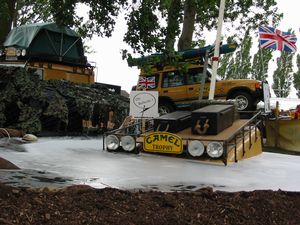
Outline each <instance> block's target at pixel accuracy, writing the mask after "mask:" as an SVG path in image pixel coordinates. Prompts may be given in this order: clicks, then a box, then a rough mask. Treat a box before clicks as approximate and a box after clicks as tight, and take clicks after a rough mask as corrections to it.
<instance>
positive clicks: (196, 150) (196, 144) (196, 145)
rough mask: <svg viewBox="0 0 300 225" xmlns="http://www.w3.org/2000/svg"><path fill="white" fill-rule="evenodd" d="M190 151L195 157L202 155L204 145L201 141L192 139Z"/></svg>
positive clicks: (189, 146)
mask: <svg viewBox="0 0 300 225" xmlns="http://www.w3.org/2000/svg"><path fill="white" fill-rule="evenodd" d="M188 152H189V154H190V155H191V156H193V157H197V156H201V155H203V153H204V145H203V144H202V142H201V141H197V140H196V141H191V142H190V143H189V145H188Z"/></svg>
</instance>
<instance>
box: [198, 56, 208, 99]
mask: <svg viewBox="0 0 300 225" xmlns="http://www.w3.org/2000/svg"><path fill="white" fill-rule="evenodd" d="M207 67H208V50H206V52H205V62H204V68H203V74H202V79H201V84H200V95H199V98H198V100H202V99H203V92H204V85H205V81H206V72H207Z"/></svg>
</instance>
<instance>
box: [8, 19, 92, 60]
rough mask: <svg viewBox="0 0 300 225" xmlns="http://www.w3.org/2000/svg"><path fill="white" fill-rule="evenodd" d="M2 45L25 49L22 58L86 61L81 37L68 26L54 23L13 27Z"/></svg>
mask: <svg viewBox="0 0 300 225" xmlns="http://www.w3.org/2000/svg"><path fill="white" fill-rule="evenodd" d="M3 45H4V47H5V48H8V47H14V48H16V49H20V50H23V49H25V50H26V54H25V55H23V56H22V58H24V59H34V60H47V61H54V62H63V63H75V64H83V65H85V64H86V63H87V60H86V57H85V56H84V51H83V44H82V40H81V37H80V36H79V35H78V34H77V33H76V32H75V31H73V30H71V29H70V28H68V27H60V26H58V25H57V24H55V23H36V24H27V25H22V26H19V27H16V28H14V29H13V30H12V31H11V32H10V33H9V34H8V36H7V39H6V41H5V42H4V44H3Z"/></svg>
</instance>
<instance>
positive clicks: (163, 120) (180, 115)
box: [154, 111, 191, 133]
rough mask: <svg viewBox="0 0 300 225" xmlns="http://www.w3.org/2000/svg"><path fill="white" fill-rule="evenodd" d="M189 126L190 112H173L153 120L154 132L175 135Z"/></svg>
mask: <svg viewBox="0 0 300 225" xmlns="http://www.w3.org/2000/svg"><path fill="white" fill-rule="evenodd" d="M190 126H191V112H190V111H175V112H172V113H168V114H165V115H162V116H160V117H157V118H155V119H154V130H155V131H167V132H171V133H176V132H179V131H181V130H184V129H186V128H188V127H190Z"/></svg>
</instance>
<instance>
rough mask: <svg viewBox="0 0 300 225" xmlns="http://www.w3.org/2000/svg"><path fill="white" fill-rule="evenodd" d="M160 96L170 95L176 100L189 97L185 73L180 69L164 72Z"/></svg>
mask: <svg viewBox="0 0 300 225" xmlns="http://www.w3.org/2000/svg"><path fill="white" fill-rule="evenodd" d="M160 96H166V97H169V98H171V99H172V100H173V101H175V102H176V101H181V100H185V99H187V98H188V96H187V90H186V78H185V74H183V73H181V72H179V71H178V70H174V71H166V72H163V73H162V83H161V92H160Z"/></svg>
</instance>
